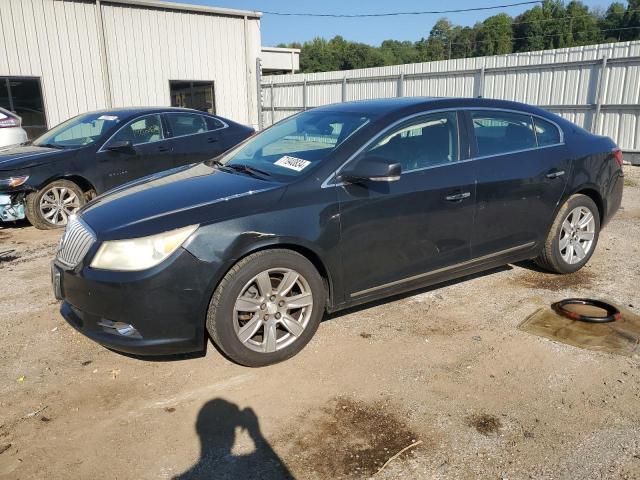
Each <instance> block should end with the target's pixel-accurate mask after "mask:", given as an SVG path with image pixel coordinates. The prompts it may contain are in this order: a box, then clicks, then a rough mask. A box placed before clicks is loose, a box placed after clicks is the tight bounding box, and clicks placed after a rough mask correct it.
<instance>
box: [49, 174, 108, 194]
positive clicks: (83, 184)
mask: <svg viewBox="0 0 640 480" xmlns="http://www.w3.org/2000/svg"><path fill="white" fill-rule="evenodd" d="M57 180H68V181H69V182H73V183H75V184H76V185H78V186H79V187H80V188H81V189H82V191H83V192H84V193H87V192H90V191H92V190H93V191H94V192H95V191H96V188H95V186H94V185H93V184H92V183H91V182H90V181H89V180H87V179H86V178H85V177H83V176H81V175H56V176H53V177H49V178H47V179H46V180H45V181H44V182H42V184H41V185H40V186H39V187H38V190H42V189H43V188H44V187H46V186H47V185H49V184H50V183H51V182H55V181H57Z"/></svg>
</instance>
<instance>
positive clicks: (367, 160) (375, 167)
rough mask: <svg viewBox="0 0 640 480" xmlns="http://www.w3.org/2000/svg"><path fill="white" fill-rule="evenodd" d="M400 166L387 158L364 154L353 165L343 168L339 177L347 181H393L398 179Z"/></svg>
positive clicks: (400, 172) (400, 171)
mask: <svg viewBox="0 0 640 480" xmlns="http://www.w3.org/2000/svg"><path fill="white" fill-rule="evenodd" d="M401 174H402V167H401V166H400V164H399V163H397V162H394V161H393V160H390V159H388V158H384V157H378V156H374V155H372V156H366V157H363V158H362V159H360V160H359V161H357V162H356V163H355V164H354V165H352V166H349V167H347V168H346V169H345V170H343V171H342V172H341V173H340V175H339V177H340V180H342V181H348V182H354V183H358V182H362V181H371V182H395V181H396V180H400V175H401Z"/></svg>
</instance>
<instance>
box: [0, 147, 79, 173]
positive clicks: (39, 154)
mask: <svg viewBox="0 0 640 480" xmlns="http://www.w3.org/2000/svg"><path fill="white" fill-rule="evenodd" d="M73 152H74V151H73V150H61V149H57V148H47V147H36V146H35V145H27V146H24V147H9V148H4V149H0V170H18V169H23V168H29V167H35V166H37V165H41V164H43V163H47V162H51V161H54V160H59V159H62V158H65V157H68V156H69V155H74V153H73Z"/></svg>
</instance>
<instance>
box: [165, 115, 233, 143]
mask: <svg viewBox="0 0 640 480" xmlns="http://www.w3.org/2000/svg"><path fill="white" fill-rule="evenodd" d="M163 113H164V114H165V115H177V114H180V113H186V114H189V115H199V116H201V117H209V118H215V119H216V120H217V121H219V122H220V123H222V127H220V128H216V129H215V130H207V131H204V132H199V133H187V134H186V135H178V136H177V137H174V136H171V137H169V139H172V138H184V137H192V136H194V135H202V134H203V133H209V132H218V131H220V130H224V129H225V128H229V124H228V123H227V122H225V121H223V120H222V119H220V118H218V117H216V116H215V115H207V114H205V113H198V112H163ZM205 124H206V123H205Z"/></svg>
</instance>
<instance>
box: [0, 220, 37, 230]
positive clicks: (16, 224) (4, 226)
mask: <svg viewBox="0 0 640 480" xmlns="http://www.w3.org/2000/svg"><path fill="white" fill-rule="evenodd" d="M30 226H31V224H30V223H29V221H28V220H27V219H24V220H15V221H13V222H0V230H17V229H20V228H25V227H30Z"/></svg>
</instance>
